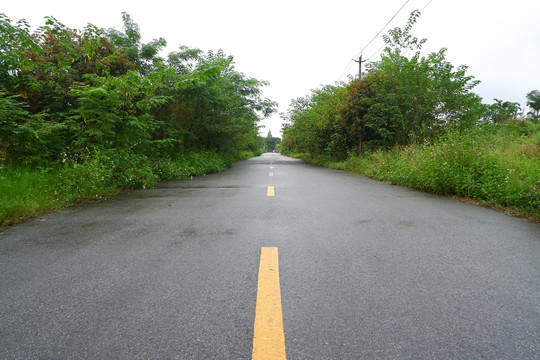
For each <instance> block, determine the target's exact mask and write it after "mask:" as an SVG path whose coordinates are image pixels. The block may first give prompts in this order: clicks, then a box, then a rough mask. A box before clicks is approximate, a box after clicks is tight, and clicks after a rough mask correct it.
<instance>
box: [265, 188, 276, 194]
mask: <svg viewBox="0 0 540 360" xmlns="http://www.w3.org/2000/svg"><path fill="white" fill-rule="evenodd" d="M266 196H275V193H274V187H273V186H269V187H268V189H267V190H266Z"/></svg>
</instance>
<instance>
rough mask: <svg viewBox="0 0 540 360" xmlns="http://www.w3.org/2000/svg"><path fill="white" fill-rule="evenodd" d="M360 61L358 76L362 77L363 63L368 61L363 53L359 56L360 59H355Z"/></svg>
mask: <svg viewBox="0 0 540 360" xmlns="http://www.w3.org/2000/svg"><path fill="white" fill-rule="evenodd" d="M354 61H356V62H357V63H358V77H359V78H360V79H361V78H362V63H363V62H366V60H362V55H360V57H359V58H358V60H354Z"/></svg>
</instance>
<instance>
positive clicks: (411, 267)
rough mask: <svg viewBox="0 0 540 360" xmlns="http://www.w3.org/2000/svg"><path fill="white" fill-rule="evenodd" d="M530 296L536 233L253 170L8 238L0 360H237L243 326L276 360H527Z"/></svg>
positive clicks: (174, 187)
mask: <svg viewBox="0 0 540 360" xmlns="http://www.w3.org/2000/svg"><path fill="white" fill-rule="evenodd" d="M268 248H270V249H271V251H269V252H268V253H265V251H266V250H264V249H268ZM263 255H264V256H263ZM265 256H268V258H266V257H265ZM278 261H279V269H278ZM265 267H266V268H265ZM263 269H266V270H267V275H264V274H263V273H262V272H263ZM261 274H262V275H261ZM260 275H261V276H260ZM266 276H267V277H266ZM539 279H540V225H538V224H534V223H530V222H527V221H524V220H521V219H518V218H514V217H510V216H507V215H505V214H502V213H499V212H496V211H493V210H490V209H487V208H483V207H478V206H474V205H470V204H466V203H462V202H457V201H453V200H451V199H447V198H444V197H439V196H435V195H431V194H426V193H422V192H417V191H413V190H410V189H406V188H402V187H397V186H391V185H386V184H383V183H379V182H376V181H373V180H370V179H367V178H364V177H360V176H356V175H352V174H347V173H344V172H339V171H334V170H329V169H325V168H320V167H315V166H311V165H307V164H304V163H303V162H301V161H299V160H295V159H291V158H287V157H284V156H281V155H279V154H273V153H268V154H264V155H263V156H260V157H257V158H253V159H250V160H246V161H240V162H237V163H236V164H235V165H234V167H232V168H231V169H229V170H227V171H225V172H224V173H222V174H216V175H209V176H203V177H198V178H194V179H193V180H191V181H174V182H165V183H161V184H159V185H158V186H157V187H156V188H154V189H147V190H136V191H129V192H125V193H121V194H119V195H117V196H114V197H111V198H109V199H107V200H103V201H99V202H94V203H87V204H84V205H81V206H78V207H71V208H68V209H65V210H63V211H61V212H59V213H57V214H53V215H48V216H43V217H40V218H38V219H35V220H33V221H30V222H27V223H24V224H20V225H17V226H14V227H11V228H8V229H7V230H6V231H5V233H4V234H3V235H1V236H0V359H251V358H252V356H253V358H255V352H256V351H254V347H256V346H255V342H254V332H255V329H254V324H255V323H256V316H257V317H259V316H266V317H265V318H261V319H262V320H261V324H262V325H261V326H265V325H268V326H270V328H271V329H270V330H271V331H274V330H275V331H276V334H278V335H279V334H281V335H284V344H283V345H284V349H285V351H286V358H287V359H289V360H291V359H512V360H514V359H540V355H539V354H540V329H539V328H540V281H539ZM263 281H264V282H265V284H262V282H263ZM279 290H280V291H281V294H280V297H279V296H277V297H276V296H275V295H276V294H277V295H279ZM265 291H266V293H265ZM258 294H259V297H262V300H260V301H261V305H259V303H260V301H259V298H258ZM264 294H266V295H264ZM264 296H267V297H266V298H264ZM264 299H266V300H264ZM264 301H267V303H266V305H265V303H264ZM267 305H269V306H267ZM259 306H260V307H259ZM264 306H267V307H264ZM256 308H257V309H256ZM266 309H270V310H266ZM272 311H273V312H272ZM256 313H257V314H256ZM280 315H281V316H280ZM279 318H282V323H281V324H280V322H279V321H277V320H278V319H279ZM271 331H270V333H271ZM261 336H262V335H261ZM265 336H266V335H265ZM269 336H270V337H273V335H269ZM256 338H259V339H261V337H259V336H257V337H256ZM272 340H276V343H277V344H280V343H281V344H282V343H283V340H280V338H279V336H277V337H276V338H272ZM265 343H266V344H271V343H270V340H268V341H266V340H265V341H263V345H264V344H265ZM276 346H277V345H276ZM271 347H272V348H275V346H274V345H272V346H271ZM257 351H258V350H257ZM264 351H266V350H264V349H262V348H261V350H260V352H264ZM269 351H272V349H270V350H269Z"/></svg>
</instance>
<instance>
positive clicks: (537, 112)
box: [527, 90, 540, 122]
mask: <svg viewBox="0 0 540 360" xmlns="http://www.w3.org/2000/svg"><path fill="white" fill-rule="evenodd" d="M527 100H528V101H527V106H529V107H530V108H531V109H532V111H531V112H530V114H531V115H533V116H534V117H535V118H536V121H537V122H538V121H540V91H538V90H533V91H531V92H530V93H528V94H527Z"/></svg>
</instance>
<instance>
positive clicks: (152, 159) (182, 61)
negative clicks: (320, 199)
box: [0, 13, 276, 221]
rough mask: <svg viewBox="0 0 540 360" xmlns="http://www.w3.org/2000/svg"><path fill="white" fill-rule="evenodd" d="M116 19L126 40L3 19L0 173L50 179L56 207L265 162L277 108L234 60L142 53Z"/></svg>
mask: <svg viewBox="0 0 540 360" xmlns="http://www.w3.org/2000/svg"><path fill="white" fill-rule="evenodd" d="M122 18H123V21H124V29H123V31H118V30H115V29H108V30H103V29H98V28H96V27H95V26H93V25H88V26H87V27H85V28H84V29H83V30H81V31H78V30H72V29H69V28H67V27H65V26H64V25H63V24H62V23H60V22H59V21H58V20H56V19H55V18H52V17H50V18H47V20H46V23H45V25H43V26H41V27H39V28H38V29H37V30H36V31H35V32H34V33H31V32H30V26H29V25H28V23H26V22H25V21H24V20H22V21H19V22H17V23H16V24H15V25H14V24H12V22H11V20H10V19H8V18H7V17H6V16H5V15H3V14H0V55H1V56H0V165H2V164H6V166H8V168H10V169H11V168H12V167H13V168H19V167H20V168H22V169H26V170H24V172H25V173H31V174H33V175H32V176H35V177H36V178H38V179H42V178H43V179H45V178H44V176H45V175H44V174H45V173H43V172H41V171H38V170H28V169H30V168H31V169H33V168H45V169H54V171H53V172H54V174H57V175H58V174H59V176H60V178H61V179H62V180H61V181H57V183H58V185H57V189H55V191H56V192H57V193H58V191H60V193H61V194H62V196H61V197H60V198H61V199H62V200H61V201H60V203H61V204H62V205H65V204H69V203H71V202H74V201H75V202H76V201H81V200H84V199H89V198H93V197H95V196H96V195H97V196H100V195H101V194H109V193H111V192H114V191H116V190H117V189H121V188H141V187H148V186H153V184H154V183H155V182H156V181H159V180H163V179H179V178H186V177H189V176H194V175H199V174H206V173H210V172H216V171H222V170H224V169H225V168H226V167H227V166H230V165H231V164H232V162H233V161H234V160H235V159H238V158H247V157H249V156H253V155H254V154H260V153H261V148H262V144H261V141H260V139H259V136H258V127H257V123H258V121H260V120H261V119H263V118H264V117H266V116H269V115H270V114H271V113H272V112H274V111H275V108H276V104H275V103H274V102H272V101H270V100H268V99H264V98H263V97H262V90H261V89H262V87H264V86H266V85H267V83H266V82H264V81H260V80H257V79H254V78H250V77H248V76H246V75H245V74H243V73H240V72H238V71H236V69H235V67H234V59H233V57H232V56H226V55H225V54H224V53H223V52H222V51H221V50H220V51H217V52H213V51H209V52H207V53H204V52H203V51H201V50H199V49H192V48H188V47H186V46H180V47H179V51H177V52H173V53H171V54H169V55H168V57H167V58H163V57H160V51H161V50H162V49H163V48H164V47H165V45H166V41H165V40H164V39H163V38H159V39H154V40H152V41H150V42H148V43H146V44H143V43H141V32H140V29H139V26H138V25H137V24H136V23H135V22H134V21H133V20H132V19H131V17H130V16H129V14H127V13H123V14H122ZM14 171H15V172H16V171H17V170H14ZM12 173H13V172H11V171H10V172H9V174H11V175H7V178H11V177H12ZM47 174H49V173H47ZM13 176H15V175H13ZM55 179H56V178H55ZM47 181H48V180H44V182H45V183H47ZM29 186H30V185H29ZM31 187H32V186H30V188H31ZM40 191H41V190H40ZM55 195H56V194H55ZM52 198H56V197H51V199H52ZM9 199H10V200H8V201H13V202H17V201H16V200H14V199H13V198H9ZM46 202H47V201H45V200H44V203H46ZM40 209H42V210H43V209H48V208H47V206H46V205H43V206H40ZM18 216H20V215H9V219H11V220H5V219H4V220H2V221H13V219H14V218H17V217H18Z"/></svg>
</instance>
